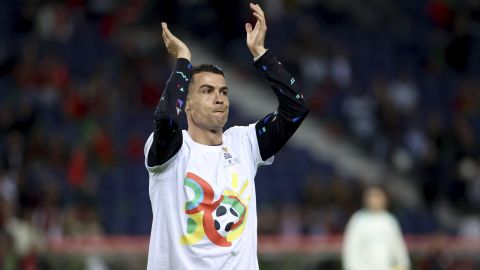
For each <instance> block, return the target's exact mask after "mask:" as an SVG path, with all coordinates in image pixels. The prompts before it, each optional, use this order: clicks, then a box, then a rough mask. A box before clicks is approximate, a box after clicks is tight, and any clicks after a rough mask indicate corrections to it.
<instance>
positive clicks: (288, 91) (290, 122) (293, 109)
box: [254, 51, 308, 160]
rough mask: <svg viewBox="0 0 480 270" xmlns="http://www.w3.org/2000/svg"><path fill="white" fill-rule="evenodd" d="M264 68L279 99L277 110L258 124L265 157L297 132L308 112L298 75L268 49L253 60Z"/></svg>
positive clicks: (265, 158)
mask: <svg viewBox="0 0 480 270" xmlns="http://www.w3.org/2000/svg"><path fill="white" fill-rule="evenodd" d="M254 65H255V66H256V67H257V68H258V69H260V70H262V71H263V72H264V73H265V75H266V77H267V80H268V82H269V83H270V86H271V87H272V89H273V92H274V93H275V95H276V96H277V99H278V103H279V105H278V108H277V111H276V112H273V113H270V114H268V115H267V116H265V117H264V118H263V119H262V120H260V121H258V122H257V123H256V125H255V128H256V132H257V139H258V146H259V149H260V154H261V156H262V159H263V160H267V159H269V158H270V157H272V156H273V155H275V154H276V153H277V152H278V151H279V150H280V149H281V148H282V147H283V146H284V145H285V143H286V142H287V141H288V140H289V139H290V137H291V136H292V135H293V133H295V131H296V130H297V128H298V127H299V126H300V124H301V123H302V121H303V120H304V119H305V117H306V116H307V114H308V108H307V104H306V101H305V99H304V97H303V94H302V93H301V92H300V91H299V90H298V89H297V84H296V83H295V78H293V77H292V75H290V74H289V73H288V71H287V70H286V69H285V68H284V67H283V65H282V64H281V63H280V62H279V61H278V60H277V59H276V58H275V57H274V56H273V55H272V54H271V52H270V51H267V52H266V53H265V54H264V55H262V56H261V57H260V58H259V59H258V60H257V61H255V64H254Z"/></svg>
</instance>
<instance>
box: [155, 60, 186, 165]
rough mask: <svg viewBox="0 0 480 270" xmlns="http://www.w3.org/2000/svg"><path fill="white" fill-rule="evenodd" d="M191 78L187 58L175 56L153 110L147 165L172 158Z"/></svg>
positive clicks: (179, 133) (177, 145) (178, 142)
mask: <svg viewBox="0 0 480 270" xmlns="http://www.w3.org/2000/svg"><path fill="white" fill-rule="evenodd" d="M191 77H192V64H191V63H190V61H189V60H188V59H185V58H178V59H177V63H176V65H175V69H174V70H173V72H172V74H171V75H170V78H169V79H168V81H167V84H166V86H165V89H164V91H163V94H162V97H161V98H160V101H159V103H158V105H157V108H156V109H155V114H154V119H155V131H154V133H153V142H152V145H151V146H150V150H149V152H148V159H147V164H148V166H149V167H154V166H158V165H161V164H163V163H165V162H166V161H167V160H169V159H170V158H171V157H173V156H174V155H175V154H176V153H177V152H178V151H179V150H180V147H181V146H182V141H183V137H182V130H181V128H180V122H179V114H180V112H181V111H183V108H184V106H185V102H186V101H187V93H188V85H189V83H190V79H191Z"/></svg>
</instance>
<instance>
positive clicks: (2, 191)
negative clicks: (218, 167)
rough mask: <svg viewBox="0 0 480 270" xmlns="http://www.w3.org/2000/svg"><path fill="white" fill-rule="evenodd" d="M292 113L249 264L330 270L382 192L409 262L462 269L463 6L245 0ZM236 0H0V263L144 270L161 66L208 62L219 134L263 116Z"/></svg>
mask: <svg viewBox="0 0 480 270" xmlns="http://www.w3.org/2000/svg"><path fill="white" fill-rule="evenodd" d="M259 3H260V4H261V5H262V6H263V7H264V10H266V14H267V24H268V27H269V29H268V33H267V44H266V45H267V47H268V48H270V49H271V50H272V51H274V53H275V54H276V55H277V56H278V57H279V59H280V60H281V61H282V62H283V63H284V64H285V65H286V66H288V68H289V70H291V72H292V73H293V74H295V75H296V77H297V78H298V80H297V81H298V82H299V83H300V84H301V85H302V87H303V89H304V91H305V96H306V98H307V99H308V101H309V104H310V108H311V114H310V116H309V119H308V121H306V122H305V124H304V125H303V126H302V127H301V128H300V130H299V132H298V134H296V135H295V137H294V139H293V140H292V141H291V142H289V144H288V146H287V147H286V148H285V149H284V150H283V151H282V152H281V153H280V154H279V155H277V156H276V162H275V163H274V165H272V166H270V167H268V168H263V169H261V170H260V171H259V173H258V176H257V179H256V185H257V197H258V207H259V234H260V243H259V258H260V264H261V269H341V262H340V251H341V243H342V232H343V231H344V229H345V224H346V222H347V221H348V218H349V217H350V215H351V214H352V213H353V212H354V211H355V210H357V209H358V208H359V207H361V198H360V194H361V190H362V188H363V186H364V185H365V184H368V183H382V184H383V185H385V186H386V187H387V190H388V191H389V193H390V197H391V203H390V210H391V212H392V213H393V214H394V215H395V216H396V217H397V218H398V220H399V222H400V224H401V227H402V230H403V232H404V234H405V235H406V239H407V243H408V247H409V252H410V257H411V259H412V264H413V269H425V270H427V269H428V270H433V269H460V270H463V269H465V270H468V269H480V214H479V213H480V159H479V158H480V156H479V154H480V144H479V139H478V138H480V136H479V135H480V80H479V79H480V1H478V0H463V1H462V0H404V1H393V0H361V1H360V0H357V1H353V0H323V1H314V0H263V1H261V2H259ZM247 4H248V2H247V1H239V0H228V1H225V0H224V1H221V0H179V1H154V0H122V1H120V0H118V1H117V0H65V1H47V0H24V1H21V0H3V1H0V161H1V163H0V269H9V270H10V269H92V270H93V269H95V270H96V269H142V268H143V269H144V267H145V264H146V252H147V244H148V235H149V232H150V224H151V219H152V216H151V209H150V202H149V198H148V187H147V179H148V178H147V173H146V170H145V169H144V167H143V144H144V141H145V139H146V138H147V136H148V134H149V133H150V132H151V131H152V128H153V120H152V113H153V109H154V106H155V105H156V104H157V101H158V98H159V97H160V95H161V93H162V88H163V86H164V84H165V81H166V80H167V79H168V76H169V73H170V71H171V68H172V65H171V64H172V61H171V59H170V58H169V57H168V55H167V54H166V50H165V48H164V45H163V43H162V39H161V32H160V29H161V28H160V25H159V24H160V22H161V21H167V22H168V23H169V24H170V27H171V29H172V30H173V31H174V33H177V34H178V35H179V36H180V37H181V38H182V39H184V40H185V41H186V43H187V44H188V45H190V46H191V47H192V51H193V62H194V64H199V63H200V62H201V61H203V60H204V59H205V60H208V61H213V62H214V63H216V64H219V65H220V66H222V67H224V68H225V70H226V75H227V80H228V81H229V84H230V88H231V89H233V91H232V103H233V105H232V112H231V117H230V120H229V125H232V124H247V123H250V122H252V121H255V120H256V119H258V118H259V117H260V116H262V114H263V113H265V112H268V111H271V110H274V109H275V104H276V103H275V102H276V100H275V98H274V96H273V95H271V94H270V90H269V89H268V86H267V85H266V84H265V83H264V82H263V81H262V76H261V75H259V74H258V73H257V72H256V71H255V70H254V68H253V67H252V65H251V62H252V59H251V58H252V57H251V56H250V54H249V52H248V49H247V47H246V45H245V41H244V38H245V35H244V26H243V25H244V23H245V22H246V21H252V20H253V18H252V17H250V15H249V13H248V12H249V11H248V5H247Z"/></svg>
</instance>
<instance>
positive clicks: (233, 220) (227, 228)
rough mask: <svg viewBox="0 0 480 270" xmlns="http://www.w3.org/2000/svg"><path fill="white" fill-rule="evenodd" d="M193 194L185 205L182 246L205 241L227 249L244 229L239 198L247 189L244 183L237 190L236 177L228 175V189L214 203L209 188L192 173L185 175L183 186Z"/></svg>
mask: <svg viewBox="0 0 480 270" xmlns="http://www.w3.org/2000/svg"><path fill="white" fill-rule="evenodd" d="M183 184H184V185H185V186H186V187H188V188H190V189H191V190H192V191H193V192H194V198H193V199H192V200H190V201H188V202H186V203H185V213H186V214H187V215H188V216H189V217H188V220H187V233H186V234H185V235H183V236H182V237H181V238H180V242H181V243H182V244H184V245H193V244H195V243H197V242H199V241H200V240H202V239H204V238H205V237H207V238H208V240H210V241H211V242H212V243H213V244H215V245H217V246H221V247H229V246H231V245H232V242H233V241H234V240H235V239H237V238H238V237H240V235H241V234H242V232H243V230H244V228H245V217H246V214H247V211H248V207H247V201H248V200H249V199H250V197H248V198H246V200H244V199H242V197H241V195H242V194H243V193H244V192H245V190H246V189H247V187H248V185H249V181H248V180H246V181H245V182H244V183H243V185H242V187H241V188H240V189H238V174H236V173H233V174H232V188H233V189H235V190H238V192H237V191H231V190H225V191H224V192H223V194H222V195H221V196H220V198H219V199H218V200H214V195H215V194H214V192H213V189H212V187H211V186H210V184H208V182H207V181H205V180H204V179H202V178H201V177H200V176H198V175H196V174H194V173H191V172H189V173H187V176H186V177H185V181H184V183H183Z"/></svg>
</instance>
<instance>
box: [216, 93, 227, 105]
mask: <svg viewBox="0 0 480 270" xmlns="http://www.w3.org/2000/svg"><path fill="white" fill-rule="evenodd" d="M223 103H225V100H224V96H223V95H222V94H221V93H217V94H216V95H215V104H223Z"/></svg>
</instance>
